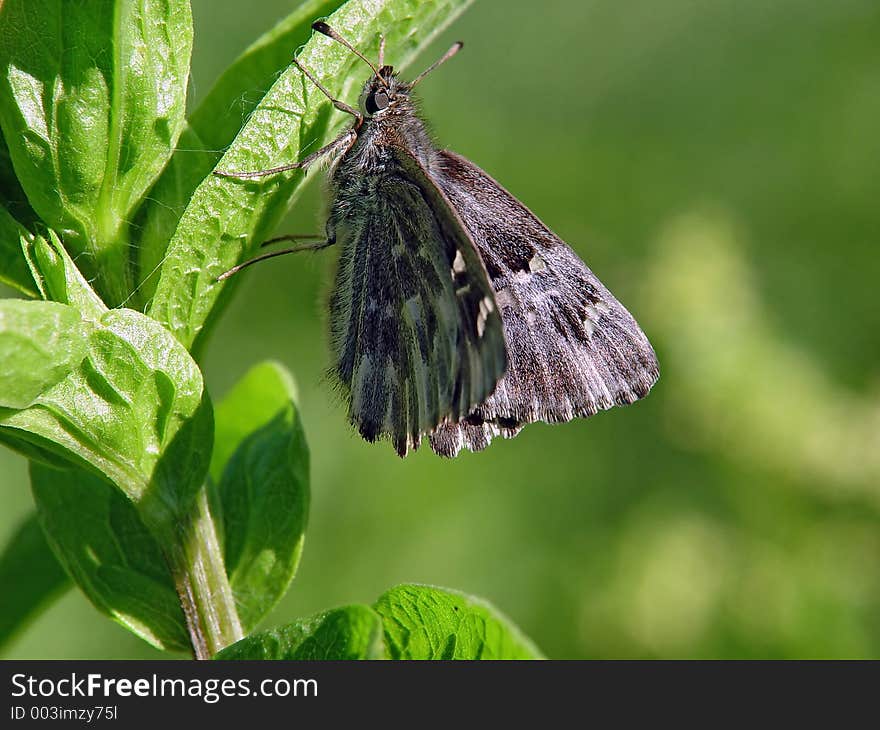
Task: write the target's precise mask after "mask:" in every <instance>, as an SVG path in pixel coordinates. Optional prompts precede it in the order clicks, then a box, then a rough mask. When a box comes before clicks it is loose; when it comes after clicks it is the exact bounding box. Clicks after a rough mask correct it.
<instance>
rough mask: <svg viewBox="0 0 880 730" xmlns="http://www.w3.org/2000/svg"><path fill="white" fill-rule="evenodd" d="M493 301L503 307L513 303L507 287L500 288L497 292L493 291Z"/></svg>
mask: <svg viewBox="0 0 880 730" xmlns="http://www.w3.org/2000/svg"><path fill="white" fill-rule="evenodd" d="M495 301H496V302H497V303H498V306H499V307H501V308H502V309H504V307H509V306H511V305H512V304H513V295H512V294H511V293H510V290H509V289H502V290H501V291H499V292H495Z"/></svg>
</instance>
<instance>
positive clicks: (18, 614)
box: [0, 515, 70, 648]
mask: <svg viewBox="0 0 880 730" xmlns="http://www.w3.org/2000/svg"><path fill="white" fill-rule="evenodd" d="M69 585H70V580H69V579H68V577H67V574H66V573H65V572H64V570H63V569H62V568H61V565H59V563H58V560H56V558H55V556H54V555H53V554H52V551H51V550H50V549H49V545H48V544H47V543H46V538H45V536H44V535H43V529H42V528H41V527H40V525H39V524H38V523H37V518H36V516H35V515H31V516H30V517H28V518H27V519H26V520H25V521H24V522H23V523H22V524H21V526H20V527H19V528H18V530H16V532H15V534H14V535H13V536H12V539H11V540H10V541H9V543H8V544H7V545H6V547H5V548H4V549H3V553H2V554H0V586H3V587H4V589H3V590H2V591H0V648H2V647H3V645H4V644H5V643H6V642H7V641H9V639H11V638H12V637H13V636H14V635H15V634H16V633H17V632H18V631H19V630H20V629H21V628H23V627H24V625H25V624H27V622H28V621H29V620H30V619H32V618H33V617H34V616H35V615H36V614H38V613H39V612H40V611H41V610H42V609H43V607H44V606H46V604H48V603H49V602H50V601H51V600H52V599H53V598H55V597H56V596H58V595H60V594H61V593H62V592H63V591H64V590H65V589H66V588H67V587H68V586H69Z"/></svg>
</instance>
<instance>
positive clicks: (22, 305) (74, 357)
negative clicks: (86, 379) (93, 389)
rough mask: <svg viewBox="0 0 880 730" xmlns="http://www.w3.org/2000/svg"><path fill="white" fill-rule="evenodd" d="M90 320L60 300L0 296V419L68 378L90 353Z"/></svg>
mask: <svg viewBox="0 0 880 730" xmlns="http://www.w3.org/2000/svg"><path fill="white" fill-rule="evenodd" d="M87 336H88V331H87V325H86V323H84V322H83V321H82V318H81V317H80V314H79V312H77V311H76V310H75V309H73V308H72V307H67V306H64V305H63V304H56V303H55V302H29V301H24V300H21V299H4V300H0V423H2V422H3V421H4V419H5V417H6V416H8V415H9V414H8V412H6V411H5V409H21V408H27V407H28V406H30V405H31V404H32V403H33V402H34V401H35V400H36V399H37V398H38V397H39V396H40V395H41V394H42V393H45V392H46V391H48V390H50V389H51V388H52V387H53V386H55V385H56V384H57V383H59V382H60V381H62V380H64V379H65V378H66V377H68V376H69V375H70V373H71V372H72V371H73V370H74V369H75V368H77V367H78V366H79V364H80V363H81V362H82V360H83V358H84V357H85V355H86V349H87Z"/></svg>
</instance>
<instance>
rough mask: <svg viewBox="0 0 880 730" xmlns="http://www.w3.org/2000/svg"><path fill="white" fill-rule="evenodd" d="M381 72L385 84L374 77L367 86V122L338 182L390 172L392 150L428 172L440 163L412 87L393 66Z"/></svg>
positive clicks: (340, 167) (337, 176) (342, 162)
mask: <svg viewBox="0 0 880 730" xmlns="http://www.w3.org/2000/svg"><path fill="white" fill-rule="evenodd" d="M381 72H382V74H383V79H382V81H380V80H379V79H377V78H376V77H375V76H374V77H371V78H370V80H369V81H367V83H366V84H365V85H364V90H363V92H362V94H361V98H360V106H361V110H362V113H363V115H364V120H363V123H362V124H361V126H360V127H359V128H358V129H357V139H356V140H355V142H354V144H353V145H352V146H351V148H350V149H349V150H348V152H347V153H346V154H345V155H343V157H342V159H341V160H339V163H338V165H337V168H336V174H335V175H334V183H337V184H338V183H342V182H344V180H345V178H347V177H349V176H351V175H355V176H360V175H364V174H367V175H370V174H378V175H382V174H384V173H387V172H388V170H389V164H391V158H392V155H391V152H390V149H389V148H391V147H396V148H398V149H404V150H406V151H407V152H408V153H409V154H410V155H412V156H413V157H414V158H415V159H416V160H418V162H419V163H420V164H421V165H422V166H423V167H425V168H427V169H430V168H432V167H433V166H434V165H435V163H436V155H437V152H436V149H435V147H434V143H433V140H432V139H431V136H430V134H429V133H428V130H427V129H426V128H425V125H424V123H423V122H422V120H421V119H420V118H419V114H418V109H417V107H416V104H415V101H414V99H413V98H412V96H411V94H410V88H409V86H408V85H407V84H405V83H404V82H402V81H400V80H398V79H397V78H396V77H395V76H394V75H393V72H392V70H391V68H390V67H388V66H385V67H383V68H382V69H381ZM386 84H387V85H386ZM379 106H381V108H379Z"/></svg>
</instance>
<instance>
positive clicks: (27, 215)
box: [0, 130, 39, 230]
mask: <svg viewBox="0 0 880 730" xmlns="http://www.w3.org/2000/svg"><path fill="white" fill-rule="evenodd" d="M0 207H2V208H5V209H6V210H7V211H8V212H9V214H10V215H11V216H12V217H13V218H14V219H15V220H16V221H18V222H19V223H20V224H21V225H22V226H24V227H25V228H27V229H29V230H30V229H33V225H34V223H35V222H36V221H37V220H39V217H38V216H37V214H36V213H35V212H34V209H33V208H31V206H30V203H28V199H27V195H25V193H24V190H22V189H21V183H20V182H18V178H17V177H16V175H15V169H14V168H13V167H12V158H11V157H10V156H9V147H8V146H7V144H6V140H5V139H4V138H3V134H2V130H0Z"/></svg>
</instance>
